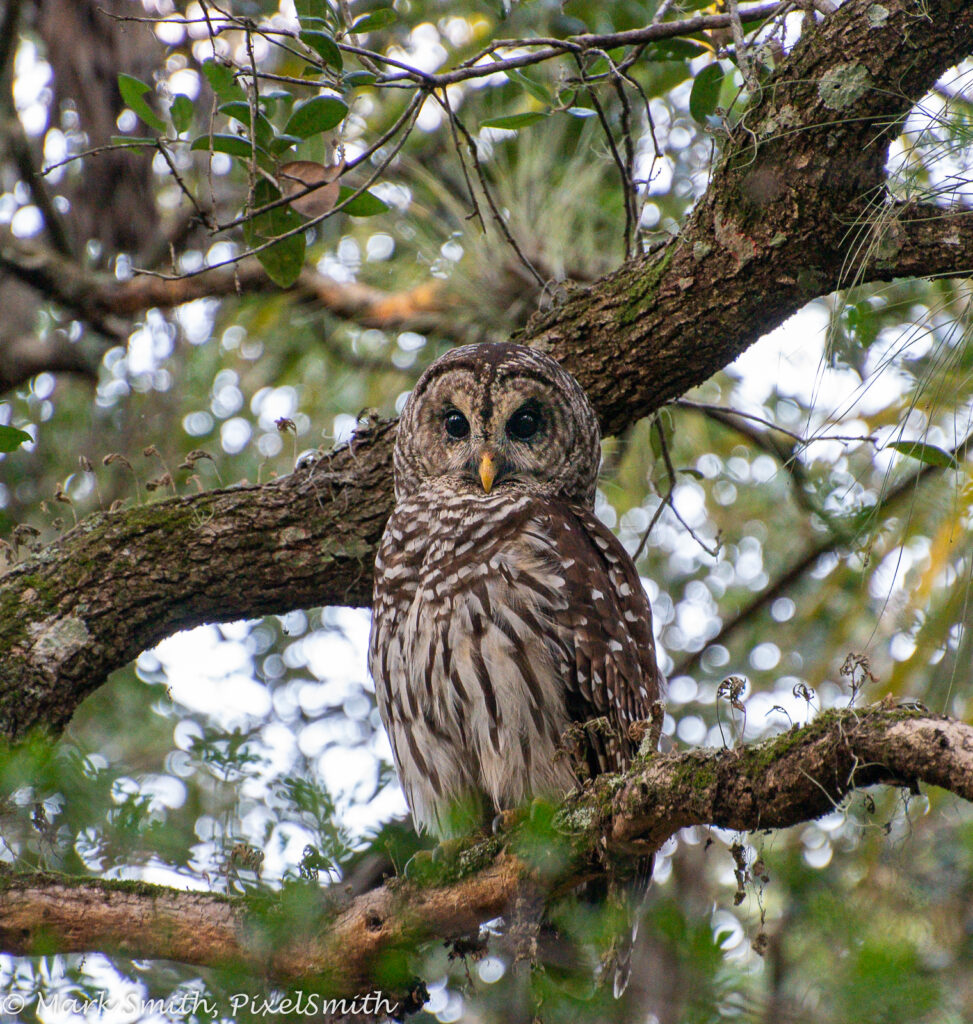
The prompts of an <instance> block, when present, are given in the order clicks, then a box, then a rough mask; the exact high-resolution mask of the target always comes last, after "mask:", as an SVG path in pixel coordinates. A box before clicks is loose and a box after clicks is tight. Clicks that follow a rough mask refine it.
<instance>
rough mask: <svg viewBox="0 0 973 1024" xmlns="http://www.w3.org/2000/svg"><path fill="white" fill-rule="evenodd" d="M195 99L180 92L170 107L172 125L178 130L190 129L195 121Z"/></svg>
mask: <svg viewBox="0 0 973 1024" xmlns="http://www.w3.org/2000/svg"><path fill="white" fill-rule="evenodd" d="M194 109H195V108H194V107H193V101H192V100H191V99H190V98H189V97H188V96H183V95H182V93H180V94H179V95H178V96H176V97H175V98H174V99H173V101H172V105H171V106H170V107H169V116H170V117H171V118H172V125H173V127H174V128H175V129H176V131H177V132H185V131H189V126H190V125H191V124H192V123H193V111H194Z"/></svg>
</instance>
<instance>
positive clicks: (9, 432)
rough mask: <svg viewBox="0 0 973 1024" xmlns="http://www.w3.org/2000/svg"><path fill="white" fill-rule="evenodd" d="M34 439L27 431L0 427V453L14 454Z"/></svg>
mask: <svg viewBox="0 0 973 1024" xmlns="http://www.w3.org/2000/svg"><path fill="white" fill-rule="evenodd" d="M33 440H34V439H33V438H32V437H31V436H30V434H28V433H27V431H26V430H18V429H17V428H16V427H2V426H0V452H12V451H15V450H16V449H17V448H19V447H20V446H21V445H22V444H24V443H25V442H26V441H33Z"/></svg>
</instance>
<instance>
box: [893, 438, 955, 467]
mask: <svg viewBox="0 0 973 1024" xmlns="http://www.w3.org/2000/svg"><path fill="white" fill-rule="evenodd" d="M885 447H886V448H891V449H892V450H893V451H896V452H898V453H899V454H900V455H908V456H909V458H910V459H918V460H919V461H920V462H925V463H926V464H927V465H929V466H940V467H942V468H943V469H958V468H959V463H958V462H957V461H956V456H955V455H951V454H950V453H949V452H947V451H944V450H943V449H942V448H937V447H936V445H934V444H926V443H925V441H889V443H888V444H887V445H886V446H885Z"/></svg>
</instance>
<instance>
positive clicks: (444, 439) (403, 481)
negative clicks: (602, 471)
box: [396, 344, 600, 505]
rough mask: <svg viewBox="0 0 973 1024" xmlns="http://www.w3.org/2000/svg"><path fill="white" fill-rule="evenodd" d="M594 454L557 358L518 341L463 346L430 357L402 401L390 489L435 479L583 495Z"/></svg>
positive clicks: (589, 485) (580, 404)
mask: <svg viewBox="0 0 973 1024" xmlns="http://www.w3.org/2000/svg"><path fill="white" fill-rule="evenodd" d="M599 456H600V449H599V444H598V423H597V420H596V419H595V416H594V413H593V412H592V410H591V407H590V405H589V404H588V402H587V399H586V398H585V396H584V392H583V391H582V390H581V388H580V387H579V386H578V384H577V382H576V381H574V379H573V378H571V377H570V376H569V375H568V374H567V373H565V371H564V370H562V369H561V367H560V366H558V364H557V363H555V362H554V361H553V360H551V359H548V358H547V357H546V356H542V355H540V354H539V353H537V352H533V351H532V350H530V349H526V348H522V347H520V346H517V345H507V344H497V345H481V346H468V347H466V348H461V349H453V350H452V351H451V352H450V353H448V354H447V355H445V356H443V357H441V358H440V359H439V360H437V362H436V363H434V364H433V365H432V366H430V367H429V369H428V370H427V371H426V372H425V374H424V375H423V376H422V377H421V378H420V380H419V381H418V382H417V384H416V388H415V389H414V391H413V393H412V395H411V396H410V398H409V401H408V403H407V404H406V407H405V409H404V410H403V414H402V421H401V423H400V427H399V437H398V441H397V448H396V493H397V494H398V495H399V496H401V495H402V494H406V493H409V492H410V491H411V490H412V489H413V488H415V487H417V486H419V485H420V484H421V483H422V482H423V481H425V480H430V479H437V480H448V481H451V482H452V483H453V485H454V486H455V487H456V488H457V490H461V491H464V492H469V493H478V494H481V495H482V494H484V493H486V494H490V493H492V492H493V491H496V490H497V489H499V488H507V487H511V488H515V489H518V490H529V491H532V492H535V493H543V494H549V495H557V496H560V497H564V498H567V499H569V500H573V501H578V502H579V503H582V504H586V505H590V504H591V502H592V500H593V498H594V489H595V478H596V476H597V471H598V462H599Z"/></svg>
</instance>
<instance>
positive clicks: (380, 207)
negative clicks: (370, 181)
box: [338, 185, 389, 217]
mask: <svg viewBox="0 0 973 1024" xmlns="http://www.w3.org/2000/svg"><path fill="white" fill-rule="evenodd" d="M354 191H355V189H353V188H349V187H348V186H347V185H342V186H341V191H340V192H339V193H338V202H339V203H343V202H344V201H345V200H346V199H347V198H348V196H350V195H351V194H352V193H353V192H354ZM388 208H389V204H388V203H386V202H383V201H382V200H381V199H379V198H378V196H373V195H372V193H371V192H362V194H361V195H360V196H356V197H355V198H354V199H352V201H351V202H350V203H349V204H348V205H347V206H346V207H344V208H343V209H342V211H341V212H342V213H347V214H349V215H350V216H352V217H374V216H375V214H376V213H385V211H386V210H387V209H388Z"/></svg>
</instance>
